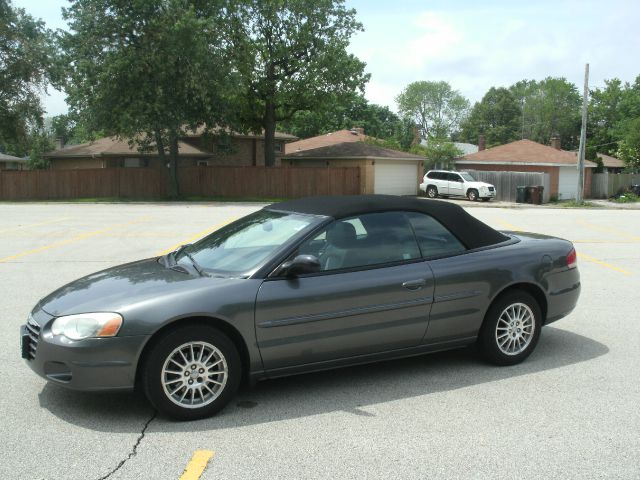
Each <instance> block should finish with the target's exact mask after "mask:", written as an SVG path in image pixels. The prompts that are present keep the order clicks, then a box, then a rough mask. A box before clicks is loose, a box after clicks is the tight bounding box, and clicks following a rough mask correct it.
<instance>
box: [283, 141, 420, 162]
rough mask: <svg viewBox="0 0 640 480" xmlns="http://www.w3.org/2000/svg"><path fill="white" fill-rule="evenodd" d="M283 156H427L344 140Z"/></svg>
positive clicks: (331, 157)
mask: <svg viewBox="0 0 640 480" xmlns="http://www.w3.org/2000/svg"><path fill="white" fill-rule="evenodd" d="M283 158H285V159H287V158H302V159H304V158H308V159H317V158H323V159H325V158H326V159H336V158H345V159H346V158H390V159H396V160H424V159H425V157H423V156H421V155H415V154H413V153H407V152H400V151H398V150H391V149H389V148H383V147H379V146H377V145H372V144H370V143H365V142H357V141H356V142H353V141H351V142H342V143H338V144H335V145H329V146H326V147H320V148H313V149H310V150H303V151H300V152H294V153H290V154H288V155H285V156H284V157H283Z"/></svg>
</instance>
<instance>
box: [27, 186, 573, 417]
mask: <svg viewBox="0 0 640 480" xmlns="http://www.w3.org/2000/svg"><path fill="white" fill-rule="evenodd" d="M579 294H580V276H579V274H578V269H577V268H576V252H575V250H574V248H573V245H572V244H571V243H570V242H568V241H566V240H562V239H559V238H553V237H547V236H543V235H536V234H531V233H520V232H519V233H512V232H498V231H496V230H494V229H492V228H490V227H489V226H487V225H486V224H484V223H482V222H480V221H479V220H477V219H475V218H474V217H472V216H471V215H469V214H468V213H466V212H465V211H464V210H463V209H462V208H460V207H458V206H456V205H454V204H451V203H446V202H441V201H437V200H424V199H418V198H404V197H394V196H382V195H372V196H350V197H317V198H307V199H301V200H293V201H287V202H284V203H276V204H273V205H269V206H268V207H265V208H263V209H262V210H259V211H257V212H255V213H253V214H251V215H248V216H246V217H244V218H241V219H240V220H237V221H235V222H234V223H231V224H229V225H228V226H226V227H224V228H222V229H220V230H218V231H216V232H214V233H212V234H211V235H209V236H207V237H205V238H203V239H201V240H199V241H198V242H196V243H193V244H190V245H184V246H182V247H180V248H179V249H177V250H176V251H174V252H172V253H170V254H168V255H165V256H162V257H159V258H150V259H147V260H141V261H138V262H134V263H128V264H125V265H120V266H117V267H113V268H110V269H108V270H104V271H102V272H98V273H95V274H93V275H89V276H87V277H84V278H81V279H79V280H76V281H75V282H72V283H70V284H68V285H66V286H64V287H62V288H60V289H59V290H57V291H55V292H53V293H52V294H50V295H49V296H47V297H46V298H43V299H42V300H41V301H40V302H39V303H38V304H37V305H36V307H35V308H34V309H33V311H32V312H31V314H30V315H29V318H28V321H27V324H26V325H23V326H22V327H21V342H22V356H23V357H24V358H25V359H26V363H27V364H28V365H29V367H31V368H32V369H33V370H34V371H35V372H36V373H38V374H39V375H41V376H43V377H44V378H46V379H47V380H49V381H51V382H53V383H55V384H59V385H62V386H65V387H68V388H72V389H77V390H126V389H133V388H134V387H136V386H137V387H140V388H141V389H142V390H143V391H144V392H145V394H146V396H147V397H148V399H149V400H150V402H151V403H152V404H153V405H154V406H155V407H156V408H157V409H158V410H159V411H160V412H162V413H164V414H166V415H169V416H172V417H174V418H179V419H195V418H201V417H206V416H209V415H212V414H213V413H215V412H217V411H218V410H220V409H221V408H222V407H224V405H225V404H227V403H228V402H229V401H230V400H231V399H232V398H233V396H234V394H235V393H236V391H237V389H238V387H239V385H240V384H241V382H242V381H243V380H244V381H246V382H248V383H252V382H254V381H256V380H260V379H266V378H272V377H277V376H282V375H290V374H297V373H302V372H309V371H314V370H321V369H328V368H334V367H340V366H345V365H354V364H359V363H366V362H373V361H378V360H384V359H390V358H397V357H405V356H410V355H419V354H423V353H428V352H434V351H439V350H445V349H450V348H457V347H462V346H465V345H470V344H474V343H475V344H477V345H478V347H479V350H480V352H481V353H482V354H483V355H484V357H485V358H486V359H487V360H489V361H490V362H492V363H494V364H497V365H513V364H516V363H518V362H521V361H522V360H524V359H525V358H526V357H527V356H528V355H529V354H530V353H531V352H532V351H533V349H534V348H535V346H536V343H537V342H538V338H539V336H540V330H541V329H542V327H543V326H544V325H547V324H549V323H550V322H553V321H555V320H558V319H559V318H561V317H563V316H565V315H567V314H568V313H569V312H571V311H572V310H573V308H574V307H575V305H576V302H577V300H578V296H579Z"/></svg>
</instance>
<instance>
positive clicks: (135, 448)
mask: <svg viewBox="0 0 640 480" xmlns="http://www.w3.org/2000/svg"><path fill="white" fill-rule="evenodd" d="M157 415H158V412H157V411H154V412H153V415H151V418H150V419H149V420H147V421H146V422H145V424H144V427H142V431H141V432H140V435H138V438H137V439H136V443H135V444H134V445H133V448H132V449H131V451H130V452H129V454H128V455H127V456H126V457H125V458H123V459H122V460H121V461H120V463H118V465H116V466H115V468H114V469H113V470H111V471H110V472H109V473H107V474H106V475H104V476H102V477H100V478H98V479H97V480H106V479H107V478H109V477H110V476H111V475H113V474H114V473H116V472H117V471H118V470H120V469H121V468H122V467H123V466H124V464H125V463H127V462H128V461H129V460H130V459H131V458H133V457H135V456H136V454H137V453H138V447H139V446H140V442H142V439H143V438H144V436H145V435H146V433H147V428H149V425H150V424H151V422H153V420H154V419H155V418H156V416H157Z"/></svg>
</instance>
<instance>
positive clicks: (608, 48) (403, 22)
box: [13, 0, 640, 115]
mask: <svg viewBox="0 0 640 480" xmlns="http://www.w3.org/2000/svg"><path fill="white" fill-rule="evenodd" d="M13 3H14V5H15V6H18V7H21V8H24V9H25V10H26V11H27V12H29V13H30V14H31V15H33V16H34V17H36V18H41V19H42V20H44V21H45V22H46V23H47V25H48V26H49V27H50V28H64V27H65V22H64V21H63V20H62V14H61V8H62V7H63V6H66V5H68V2H67V1H66V0H13ZM346 5H347V6H348V7H349V8H354V9H356V11H357V18H358V20H359V21H360V22H361V23H362V24H363V27H364V32H359V33H358V34H356V35H355V36H354V37H353V39H352V42H351V45H350V47H349V51H350V52H351V53H353V54H355V55H356V56H357V57H359V58H360V59H361V60H363V61H364V62H366V64H367V67H366V71H367V72H368V73H370V74H371V80H370V82H369V83H368V84H367V87H366V92H365V96H366V97H367V99H368V100H369V101H371V102H373V103H378V104H381V105H386V106H388V107H389V108H391V109H392V110H394V111H395V110H396V104H395V100H394V99H395V97H396V96H397V95H398V94H399V93H400V92H401V91H402V89H403V88H405V87H406V86H407V85H408V84H409V83H411V82H414V81H418V80H430V81H440V80H444V81H447V82H449V84H451V86H452V87H453V88H454V89H456V90H458V91H459V92H460V93H462V94H463V95H464V96H465V97H467V98H468V99H469V100H470V101H471V102H476V101H479V100H480V99H481V98H482V96H483V95H484V93H485V92H486V91H487V90H488V89H489V88H490V87H492V86H496V87H497V86H509V85H511V84H513V83H515V82H517V81H518V80H522V79H536V80H540V79H543V78H545V77H548V76H553V77H565V78H567V79H568V80H569V81H571V82H573V83H575V84H576V85H578V87H579V89H580V91H582V82H583V78H584V65H585V63H589V64H590V86H591V87H592V88H593V87H603V86H604V80H605V79H610V78H619V79H621V80H623V81H629V82H633V80H634V79H635V78H636V76H638V75H640V62H638V58H639V56H638V52H640V29H638V28H637V21H638V19H639V18H640V1H638V0H608V1H606V2H604V1H599V2H596V1H593V0H582V1H573V0H565V1H563V0H555V1H548V0H528V1H521V0H509V1H507V0H483V1H473V0H448V1H447V0H438V1H434V0H421V1H420V0H395V1H388V0H385V1H381V0H346ZM44 104H45V108H46V110H47V114H48V115H57V114H60V113H64V112H66V110H67V108H66V104H65V102H64V94H63V93H61V92H55V91H50V95H49V96H47V97H46V98H45V99H44Z"/></svg>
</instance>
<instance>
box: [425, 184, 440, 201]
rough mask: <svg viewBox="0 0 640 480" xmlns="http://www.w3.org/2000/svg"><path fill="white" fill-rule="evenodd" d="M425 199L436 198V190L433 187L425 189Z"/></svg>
mask: <svg viewBox="0 0 640 480" xmlns="http://www.w3.org/2000/svg"><path fill="white" fill-rule="evenodd" d="M427 197H429V198H438V189H437V188H436V187H434V186H433V185H430V186H428V187H427Z"/></svg>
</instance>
